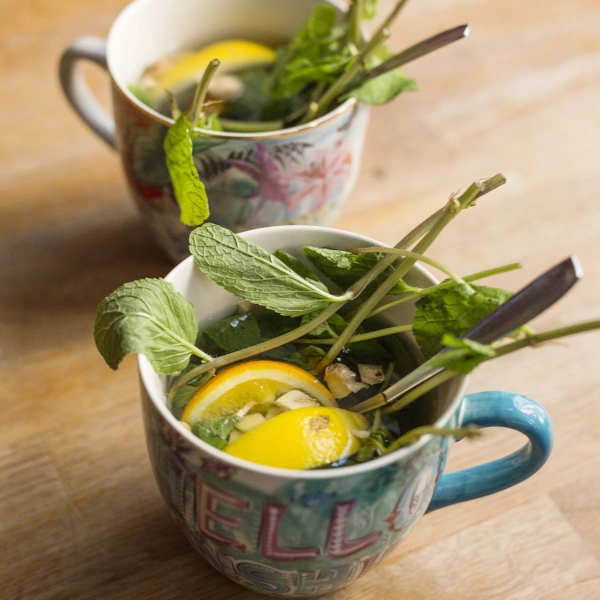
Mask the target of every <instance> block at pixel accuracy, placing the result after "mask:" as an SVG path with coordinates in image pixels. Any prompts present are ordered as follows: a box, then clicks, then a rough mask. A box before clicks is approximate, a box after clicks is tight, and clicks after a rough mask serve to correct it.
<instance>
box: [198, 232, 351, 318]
mask: <svg viewBox="0 0 600 600" xmlns="http://www.w3.org/2000/svg"><path fill="white" fill-rule="evenodd" d="M190 252H191V253H192V255H193V256H194V259H195V261H196V264H197V265H198V267H199V268H200V270H201V271H202V272H203V273H205V274H206V276H207V277H209V278H210V279H212V280H213V281H214V282H215V283H217V284H219V285H220V286H222V287H224V288H225V289H226V290H227V291H228V292H231V293H232V294H235V295H236V296H238V297H239V298H242V299H243V300H248V301H249V302H252V303H253V304H258V305H259V306H264V307H266V308H269V309H271V310H273V311H275V312H277V313H279V314H281V315H286V316H290V317H294V316H302V315H304V314H306V313H309V312H312V311H319V310H323V309H324V308H326V307H327V306H328V305H329V304H330V303H331V302H343V301H344V300H346V299H347V297H346V296H334V295H332V294H330V293H329V292H326V291H324V290H323V289H322V287H320V286H317V285H316V284H315V282H314V281H307V280H306V279H304V278H303V277H301V276H300V275H298V274H297V273H296V272H295V271H293V270H292V269H290V268H289V267H288V266H287V265H286V264H284V263H283V262H281V261H280V260H279V259H278V258H276V257H275V256H273V255H272V254H270V253H269V252H267V251H266V250H263V249H262V248H260V247H259V246H257V245H256V244H253V243H251V242H249V241H247V240H245V239H243V238H242V237H240V236H238V235H236V234H235V233H233V232H231V231H229V229H225V228H224V227H220V226H219V225H215V224H214V223H205V224H204V225H202V226H201V227H198V228H197V229H194V231H192V233H191V235H190Z"/></svg>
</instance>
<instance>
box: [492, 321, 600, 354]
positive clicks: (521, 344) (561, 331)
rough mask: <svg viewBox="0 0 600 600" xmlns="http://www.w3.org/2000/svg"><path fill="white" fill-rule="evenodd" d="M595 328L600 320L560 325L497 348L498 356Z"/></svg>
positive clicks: (599, 324)
mask: <svg viewBox="0 0 600 600" xmlns="http://www.w3.org/2000/svg"><path fill="white" fill-rule="evenodd" d="M594 329H600V320H595V321H583V322H582V323H574V324H573V325H566V326H565V327H559V328H557V329H551V330H550V331H543V332H541V333H534V334H531V335H528V336H526V337H524V338H522V339H520V340H516V341H515V342H511V343H510V344H506V345H504V346H500V347H499V348H496V349H495V350H496V357H498V356H505V355H506V354H510V353H511V352H514V351H515V350H520V349H521V348H525V346H537V345H538V344H542V343H544V342H550V341H552V340H556V339H558V338H563V337H567V336H570V335H577V334H578V333H585V332H587V331H593V330H594ZM492 358H495V357H490V358H488V359H486V360H491V359H492Z"/></svg>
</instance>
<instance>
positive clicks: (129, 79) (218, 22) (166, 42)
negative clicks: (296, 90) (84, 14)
mask: <svg viewBox="0 0 600 600" xmlns="http://www.w3.org/2000/svg"><path fill="white" fill-rule="evenodd" d="M322 1H325V2H328V3H330V4H332V5H333V6H334V7H335V8H336V9H337V10H339V11H340V12H342V11H344V10H345V4H344V3H343V2H341V1H340V0H322ZM314 4H317V0H218V1H217V2H209V1H208V0H168V2H165V0H134V2H132V3H131V4H129V5H128V6H127V7H125V9H124V10H123V11H122V12H121V14H120V15H119V16H118V17H117V19H116V20H115V22H114V24H113V26H112V28H111V30H110V33H109V36H108V44H107V60H108V68H109V71H110V73H111V75H112V78H113V80H114V82H115V83H116V85H117V86H118V87H119V89H120V90H121V92H122V93H123V94H124V95H125V96H127V98H128V99H129V100H130V101H131V102H132V103H134V104H135V105H137V106H138V107H139V108H140V109H141V110H143V111H144V112H147V113H150V114H152V115H153V116H154V117H156V118H157V119H159V120H161V121H163V122H166V123H172V122H173V120H172V119H170V118H168V117H165V116H164V115H162V114H160V113H158V112H156V111H155V110H153V109H151V108H149V107H148V106H146V105H145V104H143V103H142V102H140V101H139V100H138V99H137V98H136V97H135V96H134V95H133V94H132V93H131V92H130V91H129V89H128V86H129V85H131V84H135V83H137V82H138V81H139V79H140V77H141V75H142V73H143V72H144V70H145V68H146V67H147V66H148V65H150V64H152V63H153V62H155V61H156V60H159V59H160V58H163V57H164V56H166V55H168V54H171V53H172V52H174V51H176V50H178V49H180V48H188V49H195V48H199V47H201V46H203V45H206V44H210V43H212V42H216V41H219V40H224V39H235V38H243V39H247V40H250V41H255V42H261V43H265V44H267V45H270V46H273V47H276V46H277V45H280V44H282V43H284V42H285V41H287V40H289V39H290V38H292V37H293V36H294V34H295V33H296V32H297V31H298V29H299V28H300V26H301V25H302V23H303V22H304V21H305V19H306V17H307V16H308V14H309V12H310V10H311V8H312V6H313V5H314ZM215 58H218V57H215ZM353 104H355V101H354V100H353V99H349V100H346V101H345V102H344V103H343V104H342V105H341V106H340V107H339V108H338V110H339V109H341V108H342V107H344V110H345V109H346V108H348V107H350V106H352V105H353ZM334 112H336V111H334ZM326 117H327V115H324V117H321V118H320V119H317V120H315V121H313V122H311V124H310V125H311V126H314V124H316V123H318V122H320V121H321V120H322V119H324V118H326ZM305 127H306V126H305ZM294 129H295V128H294ZM228 135H231V137H244V136H248V135H251V136H252V137H257V134H228ZM266 135H273V132H267V133H266ZM258 137H261V136H260V134H259V136H258Z"/></svg>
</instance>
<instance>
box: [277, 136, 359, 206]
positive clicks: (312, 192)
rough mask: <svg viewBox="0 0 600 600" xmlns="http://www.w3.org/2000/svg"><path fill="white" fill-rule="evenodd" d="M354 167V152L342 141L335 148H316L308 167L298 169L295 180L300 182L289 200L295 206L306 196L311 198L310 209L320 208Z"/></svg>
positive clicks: (336, 190)
mask: <svg viewBox="0 0 600 600" xmlns="http://www.w3.org/2000/svg"><path fill="white" fill-rule="evenodd" d="M351 167H352V153H351V152H350V151H349V150H348V149H347V148H346V147H345V145H344V144H343V143H342V142H338V143H337V145H336V146H335V148H334V150H333V151H331V150H326V149H318V150H315V152H314V156H313V160H312V161H311V162H310V164H309V165H308V167H306V168H303V169H302V170H299V171H297V172H296V173H295V174H294V175H295V180H296V181H298V182H299V183H300V185H299V188H298V189H297V190H296V191H295V192H294V194H293V195H292V197H291V198H290V200H289V202H288V206H290V207H291V208H295V207H297V206H299V205H300V204H301V203H302V202H303V201H304V200H305V199H306V198H311V199H312V202H311V204H312V205H311V208H310V211H311V212H314V211H318V210H320V209H321V208H322V207H323V206H324V205H325V204H326V203H327V202H328V201H329V200H330V199H331V197H332V196H334V195H335V194H336V193H339V190H338V188H339V187H340V183H341V184H343V182H344V181H345V180H346V178H347V177H348V175H349V174H350V169H351Z"/></svg>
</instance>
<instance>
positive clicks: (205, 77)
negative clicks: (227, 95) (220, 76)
mask: <svg viewBox="0 0 600 600" xmlns="http://www.w3.org/2000/svg"><path fill="white" fill-rule="evenodd" d="M220 64H221V62H220V61H219V60H218V59H217V58H213V59H212V60H211V61H210V62H209V63H208V66H207V67H206V70H205V71H204V73H203V74H202V78H201V79H200V81H199V82H198V87H197V88H196V92H195V93H194V100H193V101H192V107H191V109H190V113H189V117H190V123H191V125H192V128H193V127H196V126H197V125H198V121H200V119H202V118H203V116H204V114H203V109H204V102H205V101H206V94H207V93H208V86H209V85H210V81H211V79H212V78H213V75H214V74H215V72H216V70H217V69H218V68H219V65H220Z"/></svg>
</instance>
